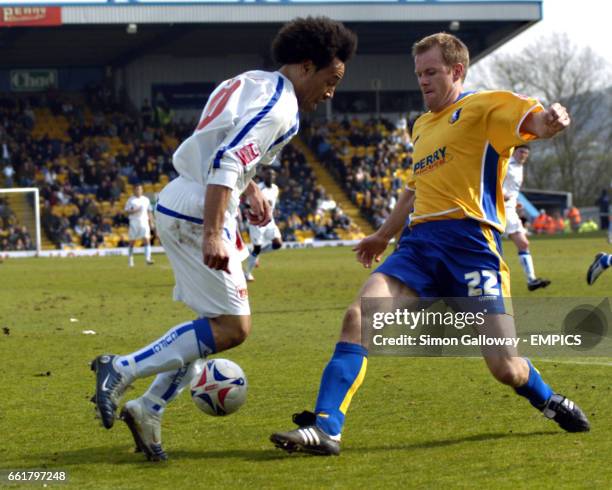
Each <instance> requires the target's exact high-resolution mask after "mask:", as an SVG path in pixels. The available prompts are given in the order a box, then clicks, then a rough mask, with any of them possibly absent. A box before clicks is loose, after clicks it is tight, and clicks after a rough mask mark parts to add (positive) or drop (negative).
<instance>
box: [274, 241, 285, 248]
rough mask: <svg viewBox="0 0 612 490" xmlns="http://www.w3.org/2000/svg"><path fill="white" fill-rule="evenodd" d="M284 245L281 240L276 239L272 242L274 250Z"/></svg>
mask: <svg viewBox="0 0 612 490" xmlns="http://www.w3.org/2000/svg"><path fill="white" fill-rule="evenodd" d="M282 246H283V244H282V242H281V241H280V240H274V241H273V242H272V250H278V249H279V248H281V247H282Z"/></svg>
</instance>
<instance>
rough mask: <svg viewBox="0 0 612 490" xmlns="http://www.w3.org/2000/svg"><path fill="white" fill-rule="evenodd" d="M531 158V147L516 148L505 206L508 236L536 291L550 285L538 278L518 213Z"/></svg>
mask: <svg viewBox="0 0 612 490" xmlns="http://www.w3.org/2000/svg"><path fill="white" fill-rule="evenodd" d="M528 158H529V146H527V145H520V146H517V147H515V148H514V153H513V154H512V156H511V157H510V160H509V162H508V172H507V173H506V178H505V179H504V186H503V191H504V201H505V202H504V204H505V208H506V235H508V236H509V237H510V239H511V240H512V241H513V242H514V244H515V245H516V248H517V249H518V255H519V262H520V263H521V267H522V268H523V271H524V272H525V276H526V277H527V289H529V291H535V290H536V289H539V288H545V287H546V286H548V285H549V284H550V281H549V280H548V279H542V278H540V277H536V275H535V269H534V267H533V259H532V258H531V253H530V252H529V240H527V233H526V230H525V228H524V227H523V223H522V222H521V219H520V218H519V215H518V213H517V212H516V206H517V204H518V202H517V200H518V195H519V191H520V190H521V185H523V166H524V165H525V163H526V162H527V159H528Z"/></svg>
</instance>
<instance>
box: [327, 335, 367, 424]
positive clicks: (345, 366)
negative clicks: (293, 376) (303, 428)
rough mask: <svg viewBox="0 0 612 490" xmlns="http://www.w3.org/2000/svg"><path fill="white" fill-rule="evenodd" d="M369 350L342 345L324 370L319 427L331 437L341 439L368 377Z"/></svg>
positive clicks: (358, 346)
mask: <svg viewBox="0 0 612 490" xmlns="http://www.w3.org/2000/svg"><path fill="white" fill-rule="evenodd" d="M367 355H368V351H367V350H366V349H365V348H364V347H363V346H361V345H360V344H352V343H349V342H338V344H336V349H335V351H334V355H333V356H332V358H331V360H330V361H329V363H328V364H327V366H326V367H325V370H324V371H323V376H322V378H321V387H320V388H319V396H318V398H317V404H316V407H315V414H316V416H317V427H319V428H320V429H321V430H323V431H324V432H325V433H327V434H329V435H330V436H340V433H341V432H342V427H343V425H344V417H345V415H346V412H347V410H348V407H349V405H350V403H351V400H352V398H353V395H354V394H355V393H356V392H357V390H358V389H359V387H360V386H361V384H362V383H363V379H364V378H365V373H366V368H367V365H368V358H367Z"/></svg>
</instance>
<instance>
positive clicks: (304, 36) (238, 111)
mask: <svg viewBox="0 0 612 490" xmlns="http://www.w3.org/2000/svg"><path fill="white" fill-rule="evenodd" d="M356 44H357V38H356V36H355V34H354V33H352V32H351V31H349V30H348V29H346V28H345V27H344V26H343V25H342V24H341V23H339V22H335V21H333V20H331V19H328V18H325V17H315V18H312V17H308V18H305V19H304V18H298V19H294V20H293V21H291V22H289V23H287V24H285V26H283V27H282V28H281V30H280V31H279V32H278V34H277V35H276V37H275V39H274V41H273V43H272V54H273V57H274V59H275V60H276V61H277V62H278V63H279V64H280V65H282V66H281V68H280V69H279V70H278V71H275V72H266V71H249V72H246V73H242V74H240V75H237V76H235V77H234V78H231V79H229V80H226V81H225V82H222V83H221V84H220V85H219V86H218V87H217V88H216V89H215V90H214V92H213V93H212V94H211V96H210V98H209V99H208V102H207V103H206V106H205V107H204V110H203V112H202V116H201V118H200V121H199V123H198V125H197V128H196V129H195V131H194V133H193V134H192V135H191V136H190V137H189V138H187V139H186V140H185V141H184V142H183V143H182V144H181V145H180V147H179V148H178V149H177V150H176V152H175V153H174V156H173V164H174V167H175V169H176V170H177V172H178V174H179V177H177V178H176V179H175V180H173V181H172V182H170V183H169V184H168V185H167V186H166V187H165V188H164V189H163V190H162V192H161V193H160V195H159V201H158V203H157V207H156V211H155V217H156V224H157V230H158V235H159V237H160V240H161V242H162V245H163V246H164V248H165V250H166V253H167V255H168V258H169V260H170V263H171V265H172V269H173V270H174V278H175V282H176V285H175V287H174V298H175V299H176V300H180V301H182V302H183V303H185V304H186V305H188V306H189V307H191V308H192V309H193V310H194V311H195V313H196V316H197V318H196V319H195V320H193V321H188V322H184V323H180V324H179V325H176V326H174V327H172V328H171V329H170V330H169V331H167V332H166V333H165V334H163V335H162V336H161V337H159V338H158V339H157V340H155V341H153V342H152V343H151V344H149V345H147V346H145V347H144V348H142V349H139V350H137V351H134V352H132V353H130V354H126V355H109V354H105V355H101V356H98V357H97V358H96V359H94V361H93V362H92V370H94V371H95V372H96V394H95V396H94V399H93V401H94V403H95V404H96V408H97V411H98V413H99V415H100V417H101V419H102V423H103V425H104V427H106V428H107V429H110V428H111V427H112V426H113V422H114V420H115V416H116V411H117V408H118V405H119V403H120V399H121V396H122V394H123V392H124V391H125V389H126V387H127V386H128V385H130V384H131V383H132V382H133V381H134V380H135V379H138V378H143V377H146V376H151V375H153V374H156V375H157V376H156V378H155V380H154V381H153V383H152V384H151V386H150V387H149V389H148V390H147V392H146V393H145V394H144V395H143V396H142V397H140V398H137V399H135V400H130V401H128V402H127V403H126V404H125V406H124V408H123V410H122V411H121V418H122V419H123V420H124V421H125V422H126V423H127V425H128V427H129V428H130V430H131V432H132V435H133V437H134V440H135V442H136V445H137V448H138V449H139V450H141V451H143V452H144V454H145V456H146V457H147V459H149V460H152V461H160V460H165V459H167V456H166V453H165V452H164V450H163V449H162V445H161V417H162V414H163V412H164V409H165V407H166V405H167V404H168V403H169V402H170V401H172V400H173V399H175V398H176V396H177V395H178V394H179V393H180V392H181V391H182V390H183V389H184V388H185V387H186V386H188V385H189V382H190V380H191V378H192V377H193V375H194V373H195V370H196V364H198V362H196V361H198V360H199V359H202V358H204V357H206V356H207V355H209V354H213V353H215V352H221V351H224V350H227V349H230V348H232V347H235V346H237V345H239V344H241V343H242V342H243V341H244V340H245V339H246V337H247V336H248V334H249V332H250V330H251V315H250V308H249V301H248V298H247V287H246V280H245V277H244V273H243V271H242V267H241V263H240V258H239V255H240V250H239V248H241V247H242V242H241V241H240V240H239V234H238V231H237V229H236V214H237V210H238V204H239V199H240V195H241V194H243V193H244V194H245V196H246V199H247V200H248V203H249V205H250V215H251V216H250V221H251V223H252V224H255V225H265V224H266V223H268V222H269V221H270V218H271V214H270V206H269V205H268V203H267V201H266V200H265V199H264V198H263V196H262V193H261V191H260V189H259V187H257V185H256V184H255V183H254V182H253V181H252V180H251V179H252V177H253V176H254V175H255V173H256V171H257V168H258V167H259V166H260V165H269V164H270V163H272V161H273V160H274V158H275V156H276V155H277V154H278V153H279V152H280V150H281V149H282V147H283V146H284V145H285V144H286V143H288V142H289V140H290V139H291V138H292V137H293V136H294V135H295V134H296V133H297V131H298V128H299V119H298V109H300V110H303V111H313V110H314V109H315V108H316V107H317V104H318V103H319V102H322V101H324V100H327V99H331V98H332V97H333V95H334V91H335V89H336V86H337V85H338V83H339V82H340V81H341V80H342V77H343V76H344V70H345V63H346V62H347V61H348V59H349V58H351V56H352V55H353V53H354V52H355V49H356Z"/></svg>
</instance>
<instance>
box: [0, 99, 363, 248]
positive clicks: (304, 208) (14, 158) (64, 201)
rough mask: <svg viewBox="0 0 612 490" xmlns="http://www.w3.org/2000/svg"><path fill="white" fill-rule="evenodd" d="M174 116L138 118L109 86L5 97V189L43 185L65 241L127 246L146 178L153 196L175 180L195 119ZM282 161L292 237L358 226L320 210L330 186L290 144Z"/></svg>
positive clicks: (1, 136) (284, 214)
mask: <svg viewBox="0 0 612 490" xmlns="http://www.w3.org/2000/svg"><path fill="white" fill-rule="evenodd" d="M174 119H175V117H174V114H173V113H172V111H171V110H169V109H168V108H167V107H165V106H164V105H163V104H159V103H158V104H157V105H156V107H154V108H153V107H151V105H150V104H149V102H148V101H145V103H144V104H143V106H142V108H141V110H140V111H139V112H138V113H135V114H134V115H130V114H128V111H126V110H124V109H123V108H122V107H121V105H120V104H118V103H117V102H116V101H115V100H114V99H113V97H112V96H111V93H110V92H109V91H108V90H106V89H104V88H102V87H92V89H91V90H89V91H87V93H86V94H85V95H83V96H77V95H68V94H54V93H47V94H42V95H40V96H29V97H22V98H18V97H14V96H11V97H3V96H2V95H1V94H0V150H1V151H0V156H1V158H2V160H1V163H2V165H1V170H2V176H3V180H4V185H5V186H7V187H11V186H15V187H38V188H39V190H40V198H41V217H42V218H41V219H42V227H43V231H44V233H45V234H46V236H47V237H48V238H49V239H50V240H51V241H52V242H53V243H54V244H55V245H56V246H57V247H63V248H67V247H83V248H96V247H99V246H123V245H125V243H126V240H127V224H128V222H127V217H126V215H125V214H124V210H123V206H124V203H125V201H126V200H127V198H128V197H129V196H130V195H131V193H132V186H133V185H134V184H136V183H141V184H144V188H145V193H147V194H149V195H150V196H151V194H155V193H156V192H158V191H159V190H161V188H162V187H163V186H164V185H165V183H167V182H168V181H169V180H171V179H173V178H174V177H176V173H175V170H174V167H173V166H172V153H173V151H174V149H175V148H176V147H177V146H178V144H179V143H180V141H182V140H183V139H184V138H186V137H187V136H188V135H189V134H190V133H191V132H192V131H193V128H194V126H195V122H194V121H182V120H179V121H175V120H174ZM280 161H281V164H280V168H279V171H278V178H277V181H278V185H279V187H280V188H281V190H282V193H281V199H280V203H279V206H278V216H277V219H278V220H279V224H280V227H281V228H282V230H283V235H284V238H285V239H286V240H293V239H305V238H309V237H316V238H321V239H330V238H337V237H338V232H337V231H336V230H349V229H353V228H351V226H353V227H354V225H352V224H350V223H349V224H348V225H347V221H350V220H348V218H347V217H346V216H345V215H344V214H343V213H342V212H341V210H339V209H335V210H332V209H325V210H322V209H320V207H319V203H321V202H324V201H325V200H326V196H325V191H324V190H323V189H322V188H321V187H320V186H317V185H316V182H315V179H314V177H313V175H312V171H311V169H310V168H309V166H308V165H307V163H306V160H305V158H304V156H303V155H302V154H301V153H300V152H299V151H297V150H296V149H295V148H294V147H293V146H291V145H288V146H287V147H286V148H285V149H284V151H283V153H282V155H281V158H280ZM151 197H153V199H152V201H154V200H155V199H154V196H151Z"/></svg>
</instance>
